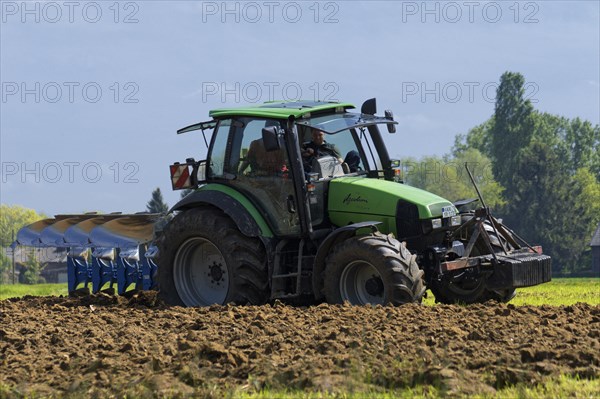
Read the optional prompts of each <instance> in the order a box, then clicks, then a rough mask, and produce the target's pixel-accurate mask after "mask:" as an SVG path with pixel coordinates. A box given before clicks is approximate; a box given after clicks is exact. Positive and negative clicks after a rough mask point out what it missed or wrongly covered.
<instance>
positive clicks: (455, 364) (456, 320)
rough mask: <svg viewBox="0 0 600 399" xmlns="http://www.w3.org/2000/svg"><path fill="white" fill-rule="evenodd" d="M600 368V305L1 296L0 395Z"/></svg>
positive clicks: (177, 391)
mask: <svg viewBox="0 0 600 399" xmlns="http://www.w3.org/2000/svg"><path fill="white" fill-rule="evenodd" d="M564 375H568V376H575V375H578V376H579V377H581V378H589V379H597V378H599V377H600V306H597V305H596V306H594V305H589V304H576V305H572V306H513V305H510V304H509V305H505V304H498V303H487V304H483V305H471V306H458V305H437V306H423V305H405V306H401V307H391V306H386V307H382V306H375V307H370V306H364V307H358V306H349V305H336V306H334V305H319V306H315V307H308V308H301V307H291V306H287V305H283V304H279V303H276V304H274V305H266V306H260V307H254V306H213V307H209V308H180V307H166V306H163V305H162V304H161V303H160V302H159V301H157V299H156V293H154V292H145V293H140V294H138V295H137V296H134V297H132V298H130V299H126V298H123V297H114V296H108V295H104V294H99V295H95V296H89V297H81V298H64V297H24V298H20V299H7V300H3V301H0V387H1V389H0V396H21V395H25V396H28V395H29V396H60V397H62V396H68V395H72V396H76V397H80V396H88V395H94V394H96V395H98V396H101V397H106V396H112V395H115V396H119V397H120V396H123V395H129V396H133V397H138V396H146V395H148V396H150V395H158V396H180V395H181V396H188V395H191V394H197V395H201V396H207V395H212V396H214V397H221V396H222V395H223V394H224V393H228V394H231V393H232V392H233V393H237V394H239V393H243V392H254V391H258V390H261V389H270V390H273V392H280V391H285V390H291V391H321V392H323V391H333V392H365V391H367V392H376V391H380V390H381V391H383V390H393V389H402V388H406V387H414V386H427V385H433V386H436V387H437V389H439V390H441V391H442V392H444V393H445V394H452V393H460V394H461V395H470V394H472V393H480V394H493V393H494V392H495V390H499V389H502V388H503V387H506V386H510V385H514V384H519V383H520V384H525V385H535V384H536V383H540V382H543V381H546V380H547V379H548V378H557V377H559V376H564Z"/></svg>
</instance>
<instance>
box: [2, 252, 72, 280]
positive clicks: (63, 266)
mask: <svg viewBox="0 0 600 399" xmlns="http://www.w3.org/2000/svg"><path fill="white" fill-rule="evenodd" d="M2 252H3V253H4V256H6V257H7V258H8V259H10V260H12V259H13V249H12V248H10V247H7V248H2ZM32 256H33V257H35V259H37V261H38V262H40V264H41V265H42V271H41V272H40V276H41V277H43V278H44V279H45V280H46V282H47V283H66V282H67V251H66V250H64V249H59V248H35V249H32V248H26V247H17V248H15V249H14V259H15V271H16V275H17V281H18V282H20V283H23V277H22V272H24V271H25V266H24V265H25V264H26V263H27V261H28V260H29V259H30V257H32Z"/></svg>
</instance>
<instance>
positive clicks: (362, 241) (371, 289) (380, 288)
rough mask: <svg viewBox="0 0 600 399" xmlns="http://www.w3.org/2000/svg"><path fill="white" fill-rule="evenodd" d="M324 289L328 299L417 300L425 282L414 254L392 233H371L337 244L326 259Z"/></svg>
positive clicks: (395, 302) (357, 301) (358, 302)
mask: <svg viewBox="0 0 600 399" xmlns="http://www.w3.org/2000/svg"><path fill="white" fill-rule="evenodd" d="M324 273H325V274H324V289H323V293H324V294H325V298H326V300H327V302H329V303H343V302H346V301H347V302H350V303H351V304H353V305H364V304H367V303H371V304H382V305H384V304H393V305H402V304H405V303H413V302H417V303H420V302H421V300H422V298H423V294H424V293H425V286H424V283H423V274H424V273H423V271H422V270H421V269H419V266H418V265H417V262H416V256H415V255H412V254H411V253H410V252H409V251H408V249H407V248H406V245H405V244H404V243H401V242H399V241H398V240H396V239H395V238H394V237H393V236H391V235H384V234H381V233H373V234H370V235H364V236H356V237H352V238H350V239H348V240H346V241H344V242H342V243H340V244H337V245H336V246H335V247H334V248H333V251H332V252H331V254H330V255H329V256H328V257H327V259H326V267H325V272H324Z"/></svg>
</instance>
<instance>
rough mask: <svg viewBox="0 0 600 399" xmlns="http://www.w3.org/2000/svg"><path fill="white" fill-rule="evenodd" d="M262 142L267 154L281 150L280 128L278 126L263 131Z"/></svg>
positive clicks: (265, 128)
mask: <svg viewBox="0 0 600 399" xmlns="http://www.w3.org/2000/svg"><path fill="white" fill-rule="evenodd" d="M262 140H263V144H264V146H265V150H267V152H271V151H277V150H280V149H281V143H280V142H279V128H278V127H277V126H269V127H264V128H263V129H262Z"/></svg>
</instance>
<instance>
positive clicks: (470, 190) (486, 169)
mask: <svg viewBox="0 0 600 399" xmlns="http://www.w3.org/2000/svg"><path fill="white" fill-rule="evenodd" d="M465 163H466V164H467V166H468V167H469V170H470V171H471V173H472V174H473V176H474V179H475V182H476V183H477V185H478V187H479V189H480V190H481V192H482V195H483V198H484V200H485V201H486V204H487V205H488V206H491V207H492V208H500V207H502V206H503V205H504V200H503V198H502V191H503V190H504V189H503V187H502V186H501V185H500V184H498V182H497V181H496V180H495V179H494V175H493V172H492V163H491V161H490V159H489V158H488V157H486V156H485V155H483V154H482V153H481V152H479V151H478V150H477V149H474V148H467V149H464V150H457V151H455V156H450V155H446V156H443V157H436V156H429V157H423V158H421V159H420V160H415V159H410V158H409V159H405V160H403V165H404V172H405V173H404V174H405V177H404V178H405V181H406V183H407V184H409V185H411V186H414V187H418V188H421V189H423V190H426V191H429V192H432V193H434V194H437V195H439V196H441V197H444V198H447V199H448V200H450V201H458V200H461V199H467V198H476V197H477V193H476V191H475V188H474V187H473V184H472V183H471V180H470V179H469V175H468V173H467V171H466V169H465Z"/></svg>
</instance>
